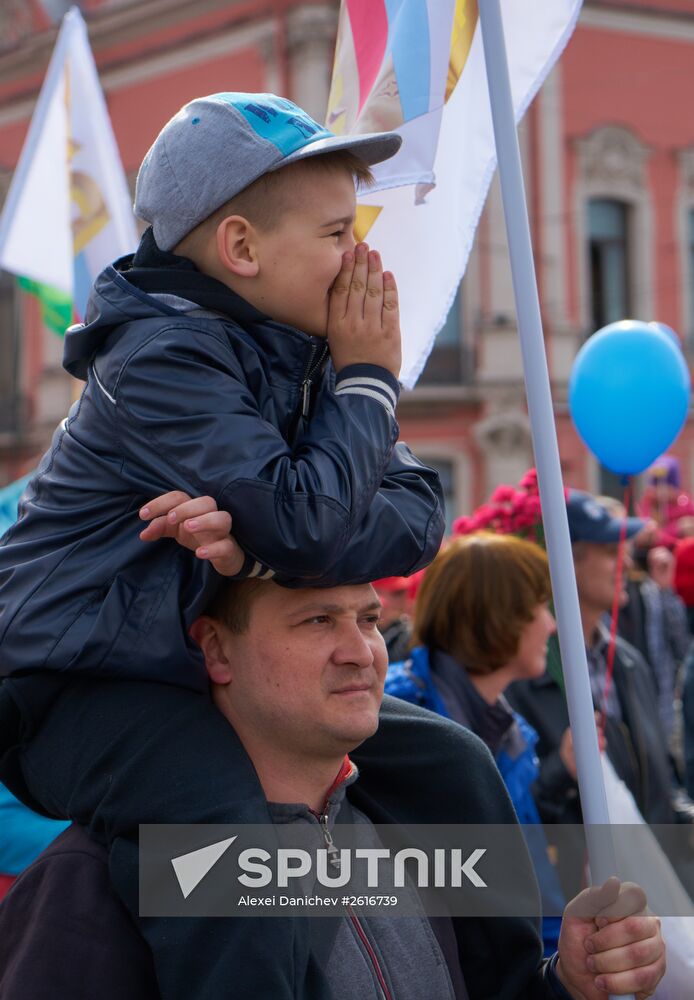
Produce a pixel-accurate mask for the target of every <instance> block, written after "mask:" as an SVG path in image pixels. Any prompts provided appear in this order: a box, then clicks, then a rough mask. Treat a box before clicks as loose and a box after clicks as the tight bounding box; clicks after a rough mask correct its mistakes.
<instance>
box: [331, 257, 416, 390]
mask: <svg viewBox="0 0 694 1000" xmlns="http://www.w3.org/2000/svg"><path fill="white" fill-rule="evenodd" d="M328 343H329V344H330V354H331V357H332V360H333V364H334V366H335V371H336V372H339V371H341V369H343V368H346V367H347V365H357V364H370V365H380V367H382V368H386V369H388V371H389V372H391V373H392V374H393V375H395V377H396V378H397V377H398V375H399V374H400V365H401V363H402V352H401V343H400V314H399V311H398V288H397V285H396V284H395V278H394V276H393V275H392V273H391V272H390V271H385V272H384V271H383V265H382V263H381V256H380V254H379V253H378V252H377V251H376V250H369V248H368V246H367V244H366V243H358V244H357V246H356V247H355V249H354V252H353V253H352V252H348V253H346V254H344V256H343V258H342V269H341V271H340V273H339V274H338V276H337V278H336V279H335V283H334V285H333V287H332V290H331V292H330V310H329V314H328Z"/></svg>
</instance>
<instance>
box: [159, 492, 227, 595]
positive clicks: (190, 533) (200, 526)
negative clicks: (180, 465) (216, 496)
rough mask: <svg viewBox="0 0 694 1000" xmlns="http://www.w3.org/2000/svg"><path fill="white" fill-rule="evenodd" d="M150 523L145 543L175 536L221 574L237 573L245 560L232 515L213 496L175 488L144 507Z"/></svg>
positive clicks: (181, 543)
mask: <svg viewBox="0 0 694 1000" xmlns="http://www.w3.org/2000/svg"><path fill="white" fill-rule="evenodd" d="M140 517H141V518H142V520H143V521H149V522H150V523H149V524H148V525H147V527H146V528H144V529H143V530H142V531H141V532H140V538H141V539H142V541H143V542H156V541H158V540H159V539H160V538H174V539H175V540H176V541H177V542H178V544H179V545H182V546H183V547H184V548H186V549H190V550H191V551H192V552H194V553H195V555H196V557H197V558H198V559H206V560H208V561H209V562H211V563H212V565H213V566H214V568H215V569H216V570H217V572H218V573H219V574H221V576H236V574H237V573H239V572H240V571H241V568H242V566H243V563H244V558H245V557H244V554H243V550H242V549H241V547H240V546H239V545H238V544H237V543H236V541H235V540H234V538H233V537H232V536H231V535H230V531H231V514H228V513H227V511H225V510H218V509H217V503H216V501H215V500H213V499H212V497H196V498H195V499H194V500H192V499H191V498H190V497H189V496H188V494H187V493H183V492H182V491H181V490H175V491H173V492H172V493H164V494H162V496H159V497H156V498H155V499H154V500H150V501H149V503H147V504H145V506H144V507H142V508H141V509H140Z"/></svg>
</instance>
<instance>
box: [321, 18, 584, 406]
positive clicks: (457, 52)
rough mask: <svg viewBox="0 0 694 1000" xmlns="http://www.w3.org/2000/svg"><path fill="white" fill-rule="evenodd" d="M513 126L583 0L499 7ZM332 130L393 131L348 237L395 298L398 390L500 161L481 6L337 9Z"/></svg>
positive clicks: (426, 339) (459, 268)
mask: <svg viewBox="0 0 694 1000" xmlns="http://www.w3.org/2000/svg"><path fill="white" fill-rule="evenodd" d="M501 6H502V14H503V21H504V33H505V36H506V46H507V49H508V62H509V72H510V76H511V89H512V93H513V104H514V109H515V112H516V119H517V120H519V119H520V118H521V117H522V115H523V114H524V112H525V111H526V109H527V107H528V105H529V104H530V102H531V101H532V99H533V97H534V96H535V94H536V93H537V91H538V89H539V87H540V85H541V84H542V82H543V80H544V79H545V77H546V76H547V74H548V73H549V71H550V69H551V68H552V66H553V64H554V63H555V61H556V60H557V58H558V57H559V55H560V53H561V52H562V50H563V48H564V46H565V45H566V42H567V41H568V39H569V37H570V35H571V32H572V31H573V28H574V25H575V23H576V20H577V18H578V14H579V11H580V8H581V0H533V2H532V3H528V2H527V0H502V3H501ZM327 126H328V128H330V129H332V130H333V131H334V132H338V133H351V132H369V131H386V130H394V131H398V132H400V133H401V135H402V136H403V145H402V147H401V149H400V152H399V153H398V154H397V155H396V156H394V157H393V158H392V160H388V161H386V162H385V163H383V164H379V165H378V166H377V167H376V168H375V169H374V174H375V176H376V187H375V188H372V189H371V190H370V191H369V193H368V194H364V195H360V197H359V210H358V214H357V225H356V227H355V235H356V236H357V238H358V239H367V240H368V242H369V243H370V244H371V245H373V246H374V247H375V248H376V249H378V250H379V251H380V252H381V254H382V257H383V262H384V266H385V267H386V268H388V269H389V270H392V271H393V272H394V274H395V276H396V278H397V281H398V288H399V291H400V312H401V317H402V331H403V365H402V371H401V375H400V378H401V381H402V382H403V384H404V385H405V386H407V387H409V388H411V387H412V386H413V385H414V384H415V382H416V381H417V378H418V376H419V374H420V372H421V371H422V368H423V367H424V364H425V362H426V359H427V357H428V356H429V353H430V351H431V348H432V346H433V343H434V338H435V336H436V334H437V333H438V331H439V330H440V329H441V327H442V325H443V323H444V321H445V319H446V316H447V315H448V311H449V309H450V307H451V304H452V302H453V299H454V297H455V294H456V291H457V288H458V285H459V283H460V280H461V278H462V276H463V273H464V271H465V267H466V265H467V261H468V257H469V255H470V249H471V247H472V241H473V237H474V234H475V229H476V227H477V223H478V221H479V217H480V214H481V212H482V208H483V207H484V201H485V198H486V196H487V191H488V189H489V184H490V182H491V179H492V176H493V173H494V169H495V167H496V153H495V148H494V134H493V129H492V119H491V110H490V106H489V95H488V90H487V77H486V71H485V65H484V53H483V50H482V37H481V31H480V27H479V23H478V8H477V0H342V6H341V10H340V23H339V29H338V38H337V47H336V53H335V66H334V70H333V80H332V87H331V92H330V100H329V103H328V115H327Z"/></svg>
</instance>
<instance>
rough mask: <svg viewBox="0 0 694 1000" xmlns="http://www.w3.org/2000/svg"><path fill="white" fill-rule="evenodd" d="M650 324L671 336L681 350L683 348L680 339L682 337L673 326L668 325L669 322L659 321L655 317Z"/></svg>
mask: <svg viewBox="0 0 694 1000" xmlns="http://www.w3.org/2000/svg"><path fill="white" fill-rule="evenodd" d="M648 325H649V326H650V327H651V328H653V329H655V330H659V331H660V332H661V333H664V334H665V335H666V336H667V337H669V338H670V340H671V341H672V342H673V344H674V345H675V346H676V347H677V348H678V349H679V350H682V342H681V341H680V338H679V337H678V336H677V334H676V333H675V331H674V330H673V329H672V327H671V326H668V325H667V323H658V322H657V321H656V320H654V319H653V320H651V322H650V323H649V324H648Z"/></svg>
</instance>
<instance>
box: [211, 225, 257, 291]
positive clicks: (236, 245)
mask: <svg viewBox="0 0 694 1000" xmlns="http://www.w3.org/2000/svg"><path fill="white" fill-rule="evenodd" d="M255 237H256V233H255V229H254V228H253V226H252V225H251V224H250V222H249V221H248V220H247V219H244V218H243V216H242V215H229V216H227V218H226V219H222V221H221V222H220V223H219V225H218V226H217V256H218V257H219V260H220V263H221V264H222V266H223V267H224V268H225V269H226V270H227V271H230V272H231V274H237V275H238V276H239V277H241V278H255V276H256V275H257V274H258V271H259V270H260V268H259V264H258V254H257V249H256V240H255Z"/></svg>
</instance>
